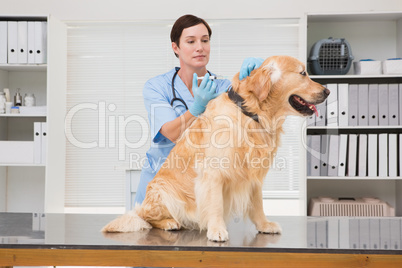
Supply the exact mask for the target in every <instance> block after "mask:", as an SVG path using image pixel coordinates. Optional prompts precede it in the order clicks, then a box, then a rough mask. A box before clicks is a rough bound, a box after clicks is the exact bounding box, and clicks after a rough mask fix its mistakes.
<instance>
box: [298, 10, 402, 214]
mask: <svg viewBox="0 0 402 268" xmlns="http://www.w3.org/2000/svg"><path fill="white" fill-rule="evenodd" d="M307 26H308V28H307V51H306V53H307V55H309V53H310V49H311V47H312V46H313V44H314V43H315V42H317V41H318V40H320V39H325V38H329V37H334V38H345V39H346V40H347V41H348V42H349V43H350V45H351V48H352V53H353V56H354V58H355V59H354V60H355V61H359V60H361V59H368V58H369V59H375V60H379V61H383V60H386V59H389V58H397V57H402V13H401V12H391V13H364V14H308V15H307ZM353 73H354V72H353V66H352V68H351V69H350V70H349V72H348V73H347V74H346V75H339V76H337V75H328V76H320V75H311V78H312V79H313V80H315V81H317V82H319V83H321V84H338V85H339V84H347V85H348V86H349V90H350V86H351V85H362V84H365V85H380V84H396V85H397V86H399V87H401V85H400V84H401V83H402V73H401V75H384V74H379V75H354V74H353ZM359 92H361V91H359ZM399 94H401V91H399ZM400 100H401V98H399V99H398V102H399V109H401V108H402V103H401V101H400ZM338 104H339V101H338ZM369 109H370V108H369ZM338 120H339V117H338ZM401 125H402V121H401V118H399V122H398V123H394V124H392V125H387V126H384V125H382V126H378V125H377V126H374V125H367V126H361V125H359V126H351V125H348V126H342V127H339V125H335V126H307V127H306V134H307V137H309V136H312V135H340V134H345V135H351V134H352V135H353V134H356V135H358V136H359V135H362V136H364V135H367V136H368V135H369V134H377V135H379V134H387V135H389V134H392V135H393V136H394V137H395V136H396V137H397V139H396V141H395V142H396V143H395V144H396V145H398V147H397V154H393V155H390V154H389V152H387V155H386V157H388V159H386V160H388V161H389V160H392V161H394V162H396V163H397V165H398V167H397V170H396V172H395V173H392V175H391V173H387V175H386V176H381V174H378V171H377V172H376V173H375V175H372V174H373V173H371V175H370V176H369V175H368V173H367V174H365V175H363V176H359V173H357V174H356V176H353V175H352V176H350V174H348V173H347V170H348V168H349V167H348V166H346V174H345V175H343V176H339V174H338V176H328V175H327V174H326V175H323V174H320V175H319V176H311V173H310V174H308V175H307V180H306V200H307V203H308V202H309V201H310V199H311V198H313V197H318V196H329V197H334V198H337V197H377V198H380V199H381V200H383V201H386V202H388V203H389V204H390V205H391V206H392V207H394V208H395V211H396V216H402V180H401V168H402V167H401V166H400V165H401V164H400V157H401V153H402V152H400V151H401V149H400V146H399V145H400V143H401V142H402V140H401V138H400V134H401V133H402V127H401ZM398 140H399V141H398ZM377 141H378V139H377ZM348 146H349V144H348ZM381 147H382V145H381V143H378V145H377V146H376V149H377V152H378V151H380V150H381ZM347 148H348V149H349V147H347ZM329 154H331V152H330V151H329ZM320 155H321V157H322V156H323V154H320ZM366 157H367V158H366V159H365V161H366V162H365V165H366V170H368V169H369V166H370V165H371V164H372V163H370V162H369V160H368V158H369V154H368V152H366ZM395 157H396V158H395ZM362 159H363V158H362ZM382 160H384V159H381V157H377V158H376V161H375V163H376V164H379V163H377V161H379V162H381V161H382ZM357 161H358V160H357ZM309 164H310V162H308V163H307V165H309ZM321 164H322V161H321ZM345 164H346V165H348V161H346V163H345ZM307 168H309V166H307ZM357 168H358V167H357ZM307 207H308V206H307Z"/></svg>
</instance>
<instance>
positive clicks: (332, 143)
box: [328, 135, 339, 177]
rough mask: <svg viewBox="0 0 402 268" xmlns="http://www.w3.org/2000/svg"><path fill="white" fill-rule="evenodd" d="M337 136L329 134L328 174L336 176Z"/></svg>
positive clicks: (337, 160) (337, 158)
mask: <svg viewBox="0 0 402 268" xmlns="http://www.w3.org/2000/svg"><path fill="white" fill-rule="evenodd" d="M338 165H339V136H338V135H329V151H328V176H331V177H335V176H338Z"/></svg>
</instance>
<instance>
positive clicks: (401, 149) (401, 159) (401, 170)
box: [399, 134, 402, 177]
mask: <svg viewBox="0 0 402 268" xmlns="http://www.w3.org/2000/svg"><path fill="white" fill-rule="evenodd" d="M399 176H400V177H402V134H399Z"/></svg>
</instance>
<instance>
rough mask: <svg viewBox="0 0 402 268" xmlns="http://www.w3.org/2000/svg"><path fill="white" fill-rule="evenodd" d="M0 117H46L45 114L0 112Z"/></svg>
mask: <svg viewBox="0 0 402 268" xmlns="http://www.w3.org/2000/svg"><path fill="white" fill-rule="evenodd" d="M0 117H46V115H45V114H0Z"/></svg>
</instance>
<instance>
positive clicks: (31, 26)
mask: <svg viewBox="0 0 402 268" xmlns="http://www.w3.org/2000/svg"><path fill="white" fill-rule="evenodd" d="M27 53H28V63H29V64H33V63H35V22H34V21H28V50H27Z"/></svg>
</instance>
